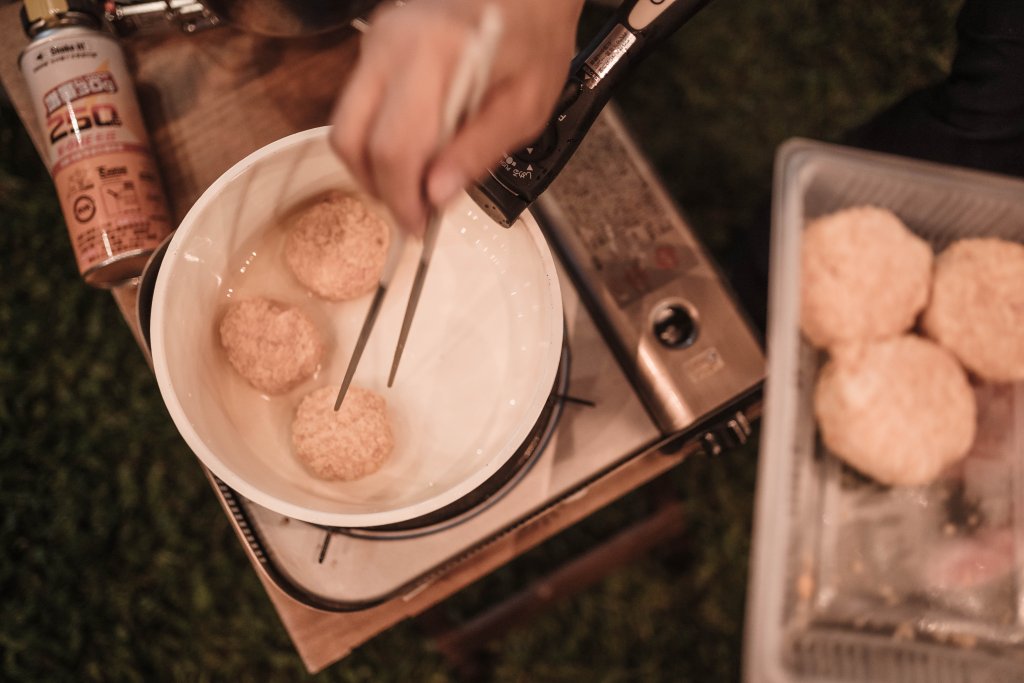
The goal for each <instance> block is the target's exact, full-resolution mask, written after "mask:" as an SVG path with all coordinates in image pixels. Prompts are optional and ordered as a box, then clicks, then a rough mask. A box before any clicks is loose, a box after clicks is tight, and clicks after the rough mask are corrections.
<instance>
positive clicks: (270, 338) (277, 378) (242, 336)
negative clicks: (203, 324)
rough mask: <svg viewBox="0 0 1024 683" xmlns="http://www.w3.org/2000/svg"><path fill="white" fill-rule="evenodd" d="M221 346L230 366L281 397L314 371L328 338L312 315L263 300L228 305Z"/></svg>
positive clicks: (263, 389)
mask: <svg viewBox="0 0 1024 683" xmlns="http://www.w3.org/2000/svg"><path fill="white" fill-rule="evenodd" d="M220 342H221V344H222V345H223V347H224V350H225V351H226V352H227V356H228V361H229V362H230V363H231V366H232V367H233V368H234V369H235V370H236V371H237V372H238V374H240V375H241V376H242V377H244V378H245V379H246V381H248V382H249V384H251V385H252V386H253V387H255V388H256V389H259V390H260V391H263V392H266V393H267V394H283V393H284V392H286V391H288V390H289V389H291V388H292V387H294V386H295V385H297V384H299V383H300V382H302V381H303V380H305V379H308V378H309V377H312V375H313V373H315V372H316V369H317V366H318V365H319V364H320V361H321V359H322V358H323V355H324V340H323V337H322V335H321V334H320V331H319V330H318V329H317V328H316V325H315V324H314V323H313V321H312V320H310V318H309V316H307V315H306V314H305V313H303V312H302V311H301V310H299V309H298V308H295V307H294V306H288V305H285V304H281V303H277V302H275V301H270V300H269V299H264V298H259V297H258V298H255V299H247V300H245V301H238V302H235V303H232V304H230V305H229V306H228V309H227V311H226V312H225V313H224V317H223V318H222V319H221V322H220Z"/></svg>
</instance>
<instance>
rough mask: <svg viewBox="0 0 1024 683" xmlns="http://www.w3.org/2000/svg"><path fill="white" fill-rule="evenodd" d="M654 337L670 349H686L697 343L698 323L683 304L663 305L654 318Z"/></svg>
mask: <svg viewBox="0 0 1024 683" xmlns="http://www.w3.org/2000/svg"><path fill="white" fill-rule="evenodd" d="M652 320H653V324H654V336H655V337H656V338H657V339H658V341H659V342H661V343H662V345H664V346H666V347H667V348H670V349H685V348H686V347H688V346H691V345H692V344H693V343H694V342H695V341H697V321H696V320H695V319H694V316H693V314H692V313H691V312H690V310H689V309H688V308H687V307H686V306H684V305H683V304H681V303H667V304H663V305H662V306H660V307H659V308H657V309H656V310H655V311H654V315H653V316H652Z"/></svg>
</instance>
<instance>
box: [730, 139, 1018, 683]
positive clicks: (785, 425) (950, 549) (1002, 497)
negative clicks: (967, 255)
mask: <svg viewBox="0 0 1024 683" xmlns="http://www.w3.org/2000/svg"><path fill="white" fill-rule="evenodd" d="M864 204H872V205H875V206H882V207H886V208H889V209H891V210H892V211H893V212H895V213H896V214H897V215H898V216H899V217H900V218H902V219H903V221H904V222H905V223H906V224H907V226H908V227H909V228H910V229H911V230H913V231H914V232H915V233H917V234H918V235H920V236H921V237H923V238H925V239H926V240H928V241H930V242H931V244H932V245H933V247H934V248H935V250H936V252H938V251H941V250H942V249H943V248H945V247H946V246H947V245H948V244H949V243H950V242H952V241H953V240H956V239H958V238H962V237H970V236H992V237H1000V238H1003V239H1008V240H1014V241H1018V242H1024V182H1021V181H1017V180H1011V179H1008V178H1005V177H1002V176H996V175H991V174H985V173H978V172H972V171H965V170H961V169H955V168H951V167H946V166H940V165H937V164H930V163H923V162H917V161H911V160H907V159H903V158H900V157H894V156H888V155H882V154H875V153H868V152H863V151H859V150H852V149H848V148H844V147H838V146H834V145H827V144H823V143H817V142H811V141H806V140H792V141H789V142H787V143H786V144H785V145H783V146H782V147H781V148H780V150H779V153H778V156H777V159H776V167H775V190H774V197H773V218H772V262H771V264H772V270H771V273H772V275H771V289H770V316H769V318H770V323H769V331H768V349H769V360H768V367H769V376H768V381H767V388H766V401H765V416H764V428H763V432H762V437H761V454H760V471H759V473H758V486H757V503H756V516H755V527H754V551H753V558H752V565H751V576H750V593H749V601H748V614H747V637H746V652H745V662H744V668H745V679H746V681H748V682H749V683H767V682H770V683H782V682H784V681H785V682H794V681H801V682H802V681H818V682H826V681H829V682H831V681H851V682H852V681H865V682H866V681H871V682H873V683H885V682H888V681H893V682H897V681H898V682H900V683H912V682H917V681H921V682H928V683H944V682H946V681H950V682H951V681H957V682H962V683H969V682H974V681H986V682H988V681H1000V682H1004V681H1005V682H1015V681H1022V682H1024V383H1019V384H1017V385H1001V386H1000V385H976V393H977V396H978V401H979V403H978V408H979V430H978V437H977V439H976V441H975V445H974V447H973V449H972V451H971V453H970V454H969V455H968V457H967V458H966V459H965V460H964V461H963V462H962V463H961V464H959V465H957V466H954V467H953V468H952V469H951V470H950V471H949V472H947V473H946V474H945V475H944V476H943V477H942V478H940V480H939V481H937V482H935V483H934V484H931V485H929V486H927V487H917V488H890V487H885V486H882V485H880V484H877V483H875V482H873V481H871V480H869V479H867V478H865V477H863V476H861V475H860V474H858V473H857V472H855V471H854V470H852V469H850V468H848V467H847V466H845V465H844V464H842V463H841V462H840V461H839V460H838V459H837V458H835V457H834V456H832V455H831V454H829V453H828V452H827V450H826V449H825V448H824V446H823V445H822V444H821V442H820V439H819V438H818V436H817V430H816V426H815V422H814V417H813V411H812V397H813V389H814V383H815V380H816V377H817V373H818V369H819V367H820V366H821V364H822V363H823V362H824V361H825V360H826V358H827V356H826V354H825V353H822V352H819V351H817V350H816V349H814V348H812V347H811V346H810V345H809V344H808V343H807V342H806V341H804V339H803V338H802V336H801V334H800V330H799V303H800V299H799V297H800V248H801V237H802V234H803V229H804V226H805V224H806V223H807V221H808V220H810V219H813V218H815V217H817V216H821V215H823V214H826V213H831V212H833V211H836V210H839V209H842V208H846V207H850V206H858V205H864ZM1021 286H1022V287H1024V282H1022V283H1021ZM973 381H974V380H972V383H973Z"/></svg>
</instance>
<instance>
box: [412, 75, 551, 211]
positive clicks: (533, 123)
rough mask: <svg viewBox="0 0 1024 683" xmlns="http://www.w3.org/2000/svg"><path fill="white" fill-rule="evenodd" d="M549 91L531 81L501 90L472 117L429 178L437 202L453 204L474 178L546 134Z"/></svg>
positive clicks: (429, 188)
mask: <svg viewBox="0 0 1024 683" xmlns="http://www.w3.org/2000/svg"><path fill="white" fill-rule="evenodd" d="M553 105H554V103H553V102H551V103H548V102H546V98H545V97H544V93H543V91H541V89H539V88H534V87H531V86H528V85H523V84H520V85H519V86H518V87H517V86H516V85H514V84H507V85H506V86H505V87H500V88H495V89H494V90H493V91H492V94H491V96H490V97H489V98H488V99H487V100H486V101H485V102H484V105H483V107H482V108H481V109H480V111H479V113H478V114H477V115H476V116H474V117H473V118H471V119H470V120H469V121H467V122H466V124H465V125H464V126H463V128H462V129H461V130H460V131H459V132H458V133H457V134H456V136H455V137H454V138H453V139H452V140H451V142H450V143H449V144H448V145H446V146H445V148H444V149H443V150H442V151H441V152H440V153H439V154H438V156H437V157H436V159H435V161H434V163H433V164H432V165H431V168H430V171H429V176H428V177H427V197H428V199H429V201H430V203H431V204H433V205H435V206H441V205H444V204H445V203H447V202H449V201H450V200H451V199H452V198H453V197H454V196H455V195H456V194H458V192H459V191H461V190H462V189H463V188H464V187H465V186H466V185H468V184H469V183H470V182H472V181H473V180H476V179H478V178H480V177H482V176H483V175H484V174H485V173H486V172H487V171H488V169H490V168H492V167H493V166H494V164H495V163H497V161H498V160H499V159H500V158H501V156H502V155H503V154H505V153H508V152H513V151H515V150H517V149H519V148H520V147H522V146H523V145H525V144H527V143H529V142H530V141H531V140H533V139H535V138H536V137H537V136H539V135H540V133H541V131H542V130H543V128H544V124H545V123H546V122H547V115H548V113H549V112H548V110H549V109H550V108H551V107H552V106H553Z"/></svg>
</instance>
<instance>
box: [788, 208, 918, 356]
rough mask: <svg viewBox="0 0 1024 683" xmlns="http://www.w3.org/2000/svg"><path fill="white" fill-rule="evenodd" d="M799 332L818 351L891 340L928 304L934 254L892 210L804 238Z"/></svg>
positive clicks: (856, 211) (825, 219)
mask: <svg viewBox="0 0 1024 683" xmlns="http://www.w3.org/2000/svg"><path fill="white" fill-rule="evenodd" d="M800 267H801V303H800V327H801V329H802V330H803V332H804V334H805V335H806V336H807V338H808V339H809V340H810V341H811V343H813V344H814V345H816V346H819V347H825V348H827V347H831V346H833V345H835V344H839V343H843V342H852V341H870V340H875V339H884V338H886V337H892V336H895V335H898V334H900V333H902V332H905V331H907V330H909V329H910V328H911V327H912V326H913V324H914V321H915V319H916V317H917V314H918V313H919V312H920V311H921V310H922V309H923V308H924V306H925V304H926V303H927V301H928V291H929V287H930V285H931V272H932V249H931V247H930V246H929V245H928V243H927V242H925V241H924V240H923V239H921V238H920V237H918V236H917V235H915V234H913V233H912V232H910V230H908V229H907V227H906V226H905V225H904V224H903V222H902V221H901V220H900V219H899V218H897V217H896V215H895V214H893V213H892V212H891V211H889V210H888V209H882V208H878V207H874V206H860V207H855V208H850V209H844V210H842V211H837V212H836V213H832V214H829V215H827V216H822V217H821V218H818V219H816V220H814V221H812V222H811V223H810V224H809V225H808V226H807V228H806V229H805V231H804V234H803V248H802V253H801V266H800Z"/></svg>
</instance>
